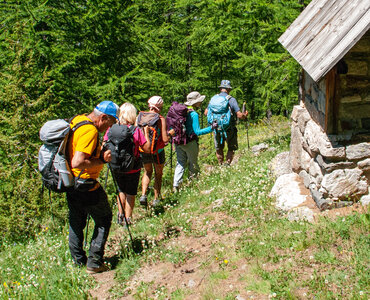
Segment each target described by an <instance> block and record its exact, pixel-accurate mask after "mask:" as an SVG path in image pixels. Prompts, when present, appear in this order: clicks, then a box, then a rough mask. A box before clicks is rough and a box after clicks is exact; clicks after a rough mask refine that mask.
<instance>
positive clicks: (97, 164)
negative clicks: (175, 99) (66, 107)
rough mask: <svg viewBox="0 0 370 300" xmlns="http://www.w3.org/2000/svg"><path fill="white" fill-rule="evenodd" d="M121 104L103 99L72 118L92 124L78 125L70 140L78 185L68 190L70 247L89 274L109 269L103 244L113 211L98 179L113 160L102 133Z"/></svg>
mask: <svg viewBox="0 0 370 300" xmlns="http://www.w3.org/2000/svg"><path fill="white" fill-rule="evenodd" d="M118 115H119V107H118V105H117V104H115V103H113V102H111V101H103V102H101V103H100V104H98V105H97V106H96V107H95V109H94V111H93V112H91V113H90V114H88V115H78V116H76V117H75V118H73V120H72V122H71V127H72V128H73V126H75V125H76V124H77V123H79V122H81V121H84V120H87V121H90V122H92V124H87V125H84V126H81V127H79V128H78V129H76V131H75V132H74V133H73V134H72V136H71V137H70V138H69V141H68V154H69V162H70V164H71V167H72V172H73V175H74V176H75V188H74V189H73V190H70V191H67V202H68V208H69V216H68V219H69V249H70V252H71V255H72V258H73V261H74V262H75V263H76V264H77V265H79V266H84V265H86V266H87V268H86V270H87V272H88V273H99V272H103V271H106V270H107V267H106V266H105V264H104V262H103V256H104V246H105V243H106V241H107V238H108V234H109V229H110V226H111V221H112V211H111V208H110V205H109V203H108V199H107V194H106V193H105V191H104V189H103V187H102V186H101V185H100V184H99V182H98V181H97V179H98V177H99V173H100V171H101V170H102V168H103V165H104V163H107V162H110V161H111V153H110V151H102V147H101V145H100V142H99V132H105V131H106V130H107V129H108V128H109V127H110V126H112V125H113V124H114V123H116V120H117V119H118ZM88 215H90V216H91V217H92V218H93V220H94V222H95V228H94V233H93V236H92V240H91V244H90V249H89V256H88V257H87V256H86V253H85V251H84V249H83V239H84V236H83V230H84V228H85V226H86V222H87V216H88Z"/></svg>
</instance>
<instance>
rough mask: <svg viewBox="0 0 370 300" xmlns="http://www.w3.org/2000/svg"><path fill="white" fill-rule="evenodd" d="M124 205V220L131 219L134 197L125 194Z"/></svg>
mask: <svg viewBox="0 0 370 300" xmlns="http://www.w3.org/2000/svg"><path fill="white" fill-rule="evenodd" d="M126 201H127V202H126V205H125V216H126V218H132V212H133V210H134V206H135V196H134V195H127V194H126Z"/></svg>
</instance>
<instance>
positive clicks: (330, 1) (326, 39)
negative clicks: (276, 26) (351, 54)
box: [279, 0, 370, 81]
mask: <svg viewBox="0 0 370 300" xmlns="http://www.w3.org/2000/svg"><path fill="white" fill-rule="evenodd" d="M369 27H370V0H312V1H311V3H310V4H309V5H308V6H307V7H306V8H305V10H304V11H303V12H302V13H301V14H300V15H299V16H298V18H297V19H296V20H295V21H294V22H293V23H292V24H291V25H290V27H289V28H288V29H287V30H286V31H285V32H284V34H283V35H282V36H281V37H280V38H279V42H280V43H281V44H282V45H283V46H284V47H285V48H286V49H287V50H288V51H289V53H290V54H291V55H292V56H293V57H294V58H295V59H296V60H297V61H298V62H299V64H300V65H301V66H302V67H303V69H305V70H306V71H307V73H308V74H309V75H310V76H311V77H312V79H313V80H315V81H318V80H320V79H321V78H322V77H323V76H325V74H326V73H327V72H328V71H330V70H331V69H332V68H333V67H334V66H335V64H336V63H337V62H338V61H339V60H340V59H341V58H343V56H344V55H346V54H347V52H348V51H349V50H350V49H351V48H352V47H353V46H354V45H355V44H356V43H357V42H358V41H359V40H360V39H361V37H362V36H363V35H364V34H365V33H366V32H367V31H368V30H369Z"/></svg>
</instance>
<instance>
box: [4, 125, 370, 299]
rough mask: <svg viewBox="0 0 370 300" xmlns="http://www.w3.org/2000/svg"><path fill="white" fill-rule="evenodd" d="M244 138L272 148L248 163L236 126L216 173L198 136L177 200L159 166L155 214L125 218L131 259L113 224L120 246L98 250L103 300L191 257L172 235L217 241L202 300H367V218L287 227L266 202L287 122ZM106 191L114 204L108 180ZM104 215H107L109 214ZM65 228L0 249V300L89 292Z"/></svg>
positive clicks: (159, 289)
mask: <svg viewBox="0 0 370 300" xmlns="http://www.w3.org/2000/svg"><path fill="white" fill-rule="evenodd" d="M248 133H249V143H250V146H253V145H255V144H258V143H261V142H265V143H268V144H269V145H270V147H274V148H275V149H274V150H272V151H266V152H264V153H262V154H261V155H259V156H254V155H253V154H252V153H251V152H250V151H248V148H247V142H248V140H247V135H246V130H245V127H244V125H243V124H241V125H240V127H239V151H238V152H237V154H236V157H235V159H236V160H238V163H237V164H235V165H232V166H230V167H218V166H216V159H215V154H214V149H213V146H212V140H211V138H210V136H203V137H201V139H200V148H201V150H200V156H199V158H200V165H201V166H202V168H203V172H202V174H201V175H200V176H199V177H198V178H197V179H196V180H193V181H192V182H188V181H185V182H184V187H183V188H182V189H181V191H180V192H179V193H177V194H172V193H171V180H172V179H171V172H170V171H171V170H170V168H169V162H168V164H167V166H166V168H165V173H164V180H163V182H164V184H163V191H162V192H163V195H164V196H165V197H164V206H163V209H162V210H159V211H156V212H147V211H145V210H144V209H142V208H139V207H136V208H135V211H134V218H135V220H136V222H135V225H134V226H133V227H131V232H132V235H133V236H134V238H135V243H136V242H137V243H138V245H139V246H140V247H137V246H136V249H140V251H137V252H139V253H135V254H134V253H133V252H132V250H131V243H130V239H129V237H128V235H127V232H124V231H122V230H121V229H120V228H118V227H117V225H116V224H113V226H112V230H111V233H110V236H111V238H113V237H115V236H119V237H120V241H119V242H117V238H115V241H116V242H115V243H113V242H109V243H108V246H107V248H108V251H107V252H108V253H110V255H111V256H113V258H114V261H115V263H114V264H113V263H112V265H113V268H114V269H115V284H114V286H113V287H112V289H111V290H110V293H111V296H112V298H120V297H123V296H125V293H127V291H125V288H126V286H128V283H130V279H131V278H132V276H133V275H135V274H137V272H138V271H139V269H140V267H141V266H143V265H145V264H152V265H153V266H154V265H157V264H159V263H160V262H162V263H164V264H173V265H178V264H181V263H186V262H187V261H190V260H192V259H196V258H197V257H199V256H198V254H197V252H195V251H185V248H184V246H183V245H181V244H179V243H177V240H178V238H179V237H180V236H181V238H182V239H194V241H198V240H199V239H202V238H206V237H207V234H209V233H210V232H212V234H214V235H216V236H217V237H219V240H218V241H215V242H213V243H212V244H210V245H206V246H205V247H208V249H207V256H203V257H202V258H200V257H199V261H198V264H199V268H198V271H199V272H201V274H202V276H203V279H202V281H201V289H200V290H199V293H200V298H201V299H235V297H236V296H237V295H239V294H243V293H244V295H245V294H247V295H251V296H255V297H256V298H258V297H259V298H268V297H270V298H277V299H305V298H307V299H312V298H315V299H368V298H369V278H370V277H369V255H368V253H369V244H370V238H369V228H370V226H369V225H370V218H369V214H368V213H363V214H359V213H352V214H350V215H348V216H346V217H338V218H336V219H334V220H332V219H329V218H320V219H319V220H318V221H317V222H316V223H313V224H311V223H308V222H303V221H301V222H289V221H288V220H287V219H286V218H285V217H284V216H283V215H282V214H281V213H280V212H279V211H277V210H276V209H275V208H274V205H273V200H272V199H270V198H269V197H268V193H269V192H270V190H271V187H272V185H273V182H274V180H273V178H272V176H271V174H270V171H269V164H270V162H271V160H272V159H273V158H274V157H275V155H276V154H277V153H280V152H282V151H287V150H288V149H289V135H290V128H289V126H288V123H287V121H286V120H284V119H280V120H277V119H273V120H272V123H271V125H266V124H265V123H263V124H257V125H253V126H250V127H249V132H248ZM169 153H170V151H167V152H166V154H169ZM167 158H169V155H167ZM174 165H175V157H173V166H174ZM207 165H211V166H212V168H213V169H212V170H209V169H207V168H206V166H207ZM172 171H173V170H172ZM108 183H109V185H108V189H107V190H108V194H110V196H111V198H112V199H113V198H114V191H113V190H112V187H111V182H110V180H108ZM216 203H217V205H216ZM113 209H114V211H116V207H115V205H114V206H113ZM91 226H93V224H91ZM66 228H67V227H64V228H62V230H59V231H56V230H55V229H54V231H53V232H52V233H51V232H50V230H47V229H45V230H44V231H43V232H40V234H39V235H38V236H37V238H36V239H35V240H34V241H28V242H26V241H25V242H24V244H12V243H8V244H7V243H5V244H4V246H3V249H2V252H1V253H0V262H1V264H2V268H1V269H0V278H1V280H2V288H1V289H0V293H1V297H2V298H4V299H7V298H27V299H28V298H31V299H33V298H35V299H36V298H38V299H39V298H42V299H44V298H55V299H64V298H68V299H70V298H76V299H79V298H87V297H88V290H89V289H91V288H93V287H96V285H97V283H95V282H94V281H93V280H92V278H91V277H88V276H87V275H86V273H85V272H84V269H79V268H76V267H74V266H73V265H72V262H71V259H70V254H69V250H68V240H67V229H66ZM90 232H92V230H90ZM111 261H113V259H111ZM242 266H244V267H242ZM139 273H140V272H139ZM223 286H226V287H227V290H224V289H223V288H222V287H223ZM128 293H129V294H131V296H132V297H133V298H134V299H168V298H170V299H186V298H189V297H190V298H191V297H192V294H191V293H192V290H191V289H189V288H188V287H184V286H181V285H178V286H175V287H173V288H172V289H170V287H168V286H163V285H156V283H155V282H154V281H151V282H139V283H138V286H137V288H136V289H134V290H131V291H129V292H128ZM197 297H198V296H197Z"/></svg>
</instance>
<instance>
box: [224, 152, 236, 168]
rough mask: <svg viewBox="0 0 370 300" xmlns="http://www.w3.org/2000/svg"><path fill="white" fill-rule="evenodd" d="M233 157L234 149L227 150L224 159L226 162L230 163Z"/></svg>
mask: <svg viewBox="0 0 370 300" xmlns="http://www.w3.org/2000/svg"><path fill="white" fill-rule="evenodd" d="M233 158H234V151H230V150H229V151H227V154H226V161H227V163H228V164H229V165H230V164H231V162H232V161H233Z"/></svg>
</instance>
